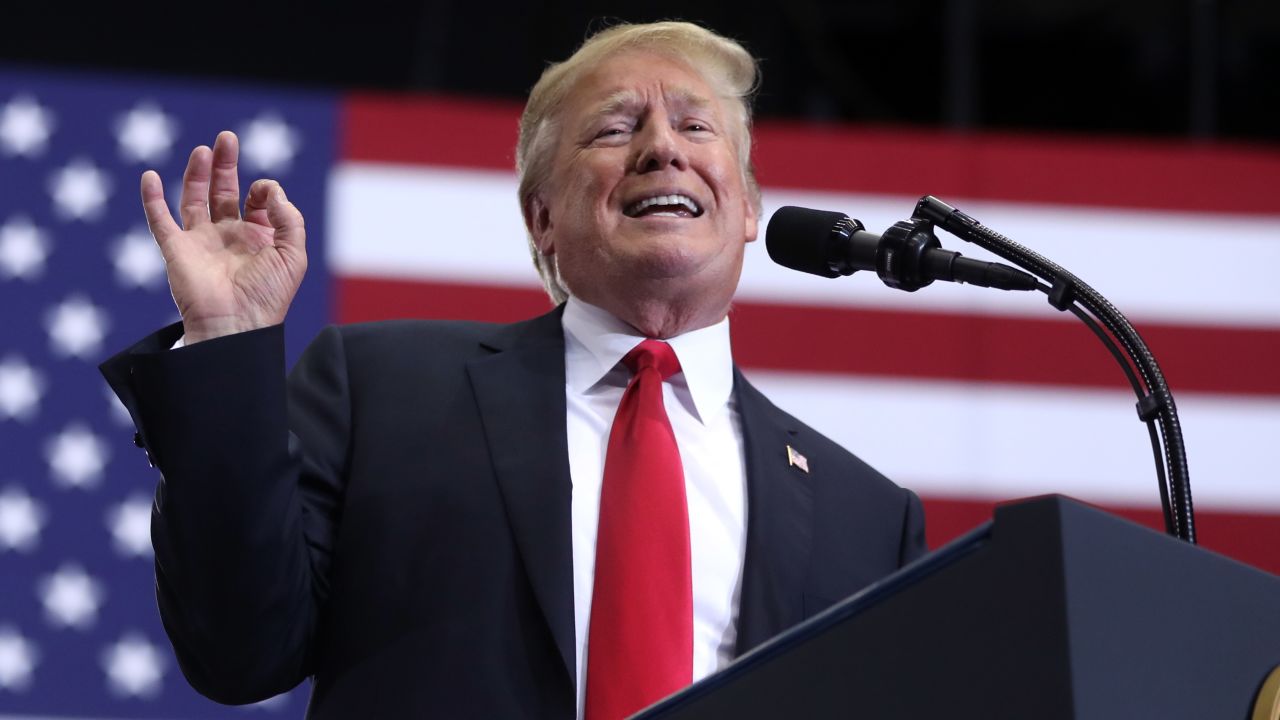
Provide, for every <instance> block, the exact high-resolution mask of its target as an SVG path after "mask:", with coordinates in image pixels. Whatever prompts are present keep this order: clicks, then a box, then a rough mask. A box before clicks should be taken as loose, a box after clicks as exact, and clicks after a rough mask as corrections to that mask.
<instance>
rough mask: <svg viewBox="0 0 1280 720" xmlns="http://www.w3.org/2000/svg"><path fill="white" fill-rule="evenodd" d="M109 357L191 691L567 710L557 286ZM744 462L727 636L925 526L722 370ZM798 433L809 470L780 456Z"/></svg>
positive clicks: (570, 697) (879, 482)
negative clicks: (457, 305) (481, 301)
mask: <svg viewBox="0 0 1280 720" xmlns="http://www.w3.org/2000/svg"><path fill="white" fill-rule="evenodd" d="M179 333H181V327H180V326H174V327H171V328H168V329H166V330H164V331H161V332H159V333H157V334H155V335H153V336H151V337H149V338H147V339H146V340H144V341H142V342H141V343H139V344H138V345H135V346H134V347H132V348H130V349H128V350H126V351H124V352H122V353H120V354H119V355H117V356H115V357H113V358H112V359H110V360H108V361H107V362H106V363H104V364H103V366H102V371H103V374H104V375H105V376H106V377H107V379H108V381H109V382H110V383H111V385H112V387H113V388H114V389H115V391H116V392H117V394H118V395H119V396H120V397H121V399H122V400H123V401H124V403H125V405H126V407H128V408H129V410H130V412H131V414H132V415H133V418H134V420H135V422H136V423H137V426H138V429H139V433H138V437H137V441H138V443H139V444H140V445H142V446H144V447H145V448H146V449H147V454H148V456H149V457H150V459H151V460H152V462H153V463H154V465H155V466H156V467H158V468H159V469H160V470H161V472H162V479H161V482H160V485H159V488H158V490H157V494H156V504H155V510H154V515H153V518H152V540H153V543H154V545H155V550H156V578H157V595H158V600H159V605H160V611H161V616H162V619H163V621H164V625H165V629H166V631H167V632H168V634H169V637H170V639H171V640H172V642H173V646H174V649H175V651H176V653H177V657H178V660H179V663H180V665H181V667H182V670H183V673H184V674H185V675H186V677H187V679H188V680H189V681H190V683H191V684H192V685H193V686H194V687H195V688H196V689H197V690H199V691H200V692H201V693H204V694H205V695H207V696H208V697H210V698H212V699H214V700H217V701H220V702H226V703H244V702H252V701H256V700H261V699H263V698H266V697H268V696H270V695H273V694H276V693H279V692H283V691H285V690H288V689H289V688H292V687H294V686H295V685H297V684H298V683H299V682H301V681H302V680H303V679H304V678H307V677H311V678H312V679H313V682H314V686H313V690H312V700H311V705H310V707H309V709H308V716H309V717H312V718H351V717H396V718H403V717H450V718H453V717H476V718H499V717H501V718H516V717H521V718H525V717H527V718H560V719H568V718H572V717H573V716H574V711H575V691H574V667H575V663H574V613H573V570H572V559H571V541H570V492H571V486H570V478H569V461H568V454H567V449H566V439H565V436H566V433H565V380H564V376H565V371H564V336H563V331H562V329H561V324H560V312H559V310H557V311H553V312H551V313H549V314H547V315H544V316H542V317H538V318H535V319H533V320H529V321H526V322H522V323H516V324H512V325H490V324H482V323H468V322H437V321H392V322H384V323H374V324H366V325H352V326H346V327H337V328H333V327H331V328H328V329H326V330H325V331H324V332H322V333H321V334H320V336H319V337H318V338H317V339H316V340H315V341H314V343H312V345H311V347H310V348H309V349H308V350H307V352H306V353H305V354H304V355H303V357H302V359H301V360H299V362H298V364H297V366H296V367H295V368H294V370H293V372H292V373H290V375H289V377H288V380H287V381H286V380H285V373H284V356H283V332H282V329H281V328H280V327H274V328H266V329H262V330H257V331H253V332H249V333H244V334H240V335H234V336H229V337H225V338H220V339H217V340H213V341H208V342H204V343H200V344H197V345H194V346H191V347H188V348H182V349H179V350H172V351H171V350H168V349H167V348H169V347H171V346H172V344H173V342H174V341H175V340H176V339H177V336H178V334H179ZM734 380H735V386H734V392H735V393H736V398H737V402H738V408H739V410H740V413H741V418H742V431H743V439H744V444H745V448H746V472H747V508H748V510H747V513H748V517H747V547H746V558H745V567H744V577H743V585H742V594H741V604H740V610H739V616H738V647H737V650H738V653H739V654H741V653H743V652H745V651H747V650H749V649H751V648H753V647H755V646H756V645H759V644H760V643H761V642H763V641H765V640H767V639H768V638H769V637H771V636H772V635H775V634H777V633H779V632H781V631H782V630H785V629H786V628H788V627H790V626H792V625H794V624H796V623H798V622H800V621H802V620H804V619H805V618H806V617H808V616H810V615H813V614H815V613H817V612H819V611H821V610H822V609H824V608H826V607H828V606H829V605H831V604H833V603H834V602H836V601H838V600H840V599H842V598H843V597H845V596H847V595H849V594H851V593H853V592H855V591H857V590H859V589H860V588H862V587H864V586H866V585H867V584H869V583H871V582H873V581H875V580H877V579H879V578H881V577H883V576H885V575H888V574H889V573H891V572H893V571H894V570H895V569H897V568H898V567H900V566H901V565H903V564H905V563H906V562H908V561H910V560H912V559H914V558H915V557H916V556H918V555H919V554H921V553H922V552H923V550H924V540H923V519H922V513H921V509H920V503H919V500H918V499H917V498H916V497H915V495H913V494H912V493H910V492H909V491H906V490H903V489H901V488H899V487H897V486H896V485H894V484H893V483H891V482H889V481H888V480H886V479H885V478H884V477H883V476H881V475H880V474H879V473H877V472H876V471H874V470H873V469H871V468H870V467H869V466H867V465H866V464H865V463H863V462H862V461H860V460H858V459H857V458H856V457H854V456H853V455H851V454H849V453H848V452H847V451H845V450H844V449H842V448H840V447H839V446H837V445H835V444H834V443H832V442H831V441H829V440H827V439H826V438H825V437H823V436H822V435H820V434H818V433H817V432H815V431H813V430H812V429H810V428H809V427H807V426H806V425H804V424H803V423H801V422H799V421H797V420H796V419H795V418H793V417H791V416H790V415H788V414H787V413H784V412H782V411H781V410H779V409H778V408H776V407H774V405H773V404H772V403H770V402H769V401H768V400H767V399H766V398H765V397H764V396H763V395H761V394H760V393H759V392H758V391H757V390H756V389H755V388H753V387H752V386H751V385H750V384H749V383H748V382H747V381H746V380H745V379H744V378H743V377H742V375H741V374H740V373H736V372H735V378H734ZM788 446H791V447H792V448H794V449H795V450H796V451H798V452H799V453H801V454H803V455H804V456H805V458H806V459H807V461H808V472H805V471H803V470H801V469H800V468H798V467H796V466H793V465H791V464H789V463H788V461H787V447H788Z"/></svg>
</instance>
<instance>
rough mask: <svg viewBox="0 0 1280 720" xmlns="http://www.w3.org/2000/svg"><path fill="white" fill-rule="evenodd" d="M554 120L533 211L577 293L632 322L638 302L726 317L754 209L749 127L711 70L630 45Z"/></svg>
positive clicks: (533, 221) (544, 243) (751, 234)
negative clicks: (748, 174) (746, 150)
mask: <svg viewBox="0 0 1280 720" xmlns="http://www.w3.org/2000/svg"><path fill="white" fill-rule="evenodd" d="M555 119H556V127H557V145H556V149H555V155H554V160H553V162H552V169H551V172H550V174H549V177H548V179H547V182H546V183H544V184H543V186H542V187H541V188H540V189H539V190H538V191H536V192H535V193H534V195H533V197H532V199H531V201H530V202H529V204H528V206H527V207H526V208H525V211H526V221H527V222H528V224H529V228H530V232H531V234H532V236H533V238H534V242H535V243H536V244H537V247H538V249H539V251H540V252H542V253H543V254H547V255H554V256H555V261H556V264H557V266H558V269H559V273H560V277H561V280H562V281H563V283H564V284H565V286H566V287H567V288H568V290H569V292H570V294H572V295H574V296H576V297H579V298H581V299H583V300H586V301H587V302H590V303H592V304H595V305H599V306H600V307H604V308H605V309H607V310H610V311H612V312H613V313H614V314H615V315H618V316H619V317H621V318H623V319H624V320H628V321H630V317H629V316H630V315H631V314H632V313H630V312H629V310H631V309H633V308H631V307H629V306H632V305H635V304H637V303H640V304H646V303H647V304H653V303H663V302H671V303H680V304H683V305H690V304H693V305H694V306H696V307H697V309H698V314H700V315H706V316H708V317H706V318H701V319H700V321H699V323H701V322H705V323H706V324H710V323H712V322H716V321H718V320H719V318H721V317H723V316H724V313H725V312H726V311H727V309H728V305H729V302H730V300H731V299H732V296H733V292H734V290H735V288H736V287H737V283H738V277H739V275H740V274H741V270H742V255H743V250H744V247H745V244H746V243H747V242H750V241H752V240H754V239H755V237H756V231H757V217H756V209H755V204H754V202H753V200H752V198H751V196H750V194H749V192H748V190H747V187H746V183H745V178H744V177H743V173H742V164H741V163H739V161H738V157H737V153H736V147H737V145H736V143H735V142H734V140H735V138H736V137H737V136H736V135H735V133H740V132H746V130H745V128H741V127H738V126H737V123H738V120H737V119H736V117H735V116H734V115H733V114H731V113H730V112H728V111H727V109H726V108H725V107H724V106H723V104H722V101H721V100H720V98H718V97H717V96H716V94H715V93H714V92H713V91H712V89H711V88H710V87H709V86H708V85H707V83H706V81H705V80H703V78H702V76H701V75H700V74H699V73H697V72H696V71H694V70H693V68H691V67H690V66H689V65H688V64H686V63H684V62H682V61H680V60H677V59H674V58H671V57H668V56H665V55H661V54H656V53H653V52H646V51H626V52H623V53H620V54H617V55H614V56H611V57H609V58H607V59H606V60H604V61H603V62H601V63H600V64H599V65H598V66H597V67H596V68H594V69H593V70H591V71H589V72H587V73H585V74H584V75H583V76H582V77H581V78H579V79H578V80H577V82H576V83H575V84H574V86H573V87H572V89H571V90H570V92H569V93H568V95H567V98H566V100H565V102H564V105H563V107H562V108H561V109H560V111H559V112H558V113H557V115H556V118H555ZM684 312H686V313H688V312H689V310H688V309H687V308H686V309H685V310H684ZM633 324H635V323H633ZM688 329H692V328H688Z"/></svg>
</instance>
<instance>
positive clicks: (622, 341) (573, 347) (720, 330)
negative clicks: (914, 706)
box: [561, 297, 733, 424]
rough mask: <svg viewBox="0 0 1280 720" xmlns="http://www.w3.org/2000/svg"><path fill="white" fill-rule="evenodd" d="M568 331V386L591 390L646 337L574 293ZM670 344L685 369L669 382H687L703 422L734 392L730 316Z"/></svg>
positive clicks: (568, 309) (624, 373)
mask: <svg viewBox="0 0 1280 720" xmlns="http://www.w3.org/2000/svg"><path fill="white" fill-rule="evenodd" d="M561 322H562V323H563V325H564V335H565V381H566V383H568V385H569V389H570V390H572V391H573V392H576V393H581V394H586V393H588V392H589V391H591V390H592V389H593V388H595V387H596V386H597V385H598V384H600V383H602V382H605V381H608V380H610V379H611V378H610V373H611V372H613V371H615V370H617V369H619V368H621V365H620V364H619V363H621V361H622V358H623V356H625V355H626V354H627V353H629V352H631V349H632V348H634V347H635V346H636V344H637V343H639V342H640V341H641V340H644V339H645V337H644V336H643V335H641V334H640V333H638V332H637V331H636V329H635V328H633V327H631V326H630V325H628V324H627V323H625V322H623V321H621V320H619V319H618V318H616V317H614V316H613V315H612V314H610V313H609V312H608V311H606V310H603V309H601V308H598V307H596V306H594V305H591V304H589V303H586V302H583V301H581V300H579V299H577V298H573V297H571V298H569V301H568V302H567V303H566V304H565V309H564V316H563V318H562V321H561ZM667 343H668V344H669V345H671V349H672V350H674V351H675V353H676V358H677V359H678V360H679V361H680V370H681V372H679V373H677V374H676V375H674V376H673V377H672V378H671V379H670V381H669V382H671V383H672V385H673V386H676V387H679V386H681V385H684V386H685V387H686V388H687V389H688V391H689V395H690V396H691V397H692V399H693V405H694V407H693V408H691V410H692V411H693V413H694V414H695V415H696V416H697V417H698V419H699V420H700V421H701V422H703V423H704V424H705V423H706V422H707V421H708V420H709V419H710V418H711V417H713V413H714V412H715V410H716V409H717V408H720V407H723V406H724V405H725V404H726V403H728V402H729V396H730V394H731V393H732V392H733V352H732V348H731V345H730V342H729V318H728V317H726V318H724V319H723V320H721V321H720V322H718V323H716V324H715V325H711V326H709V327H705V328H699V329H697V330H691V331H689V332H687V333H684V334H682V335H678V336H676V337H673V338H667ZM620 372H621V375H620V376H619V377H618V380H617V382H619V383H621V384H625V383H626V382H627V381H628V380H629V379H630V373H629V372H627V371H626V370H625V368H623V369H621V371H620Z"/></svg>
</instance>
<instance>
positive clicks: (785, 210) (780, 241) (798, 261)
mask: <svg viewBox="0 0 1280 720" xmlns="http://www.w3.org/2000/svg"><path fill="white" fill-rule="evenodd" d="M844 218H845V215H844V214H843V213H838V212H831V211H829V210H810V209H808V208H802V207H794V206H791V205H788V206H786V207H781V208H778V211H777V212H775V213H774V214H773V217H771V218H769V227H768V228H767V229H766V230H765V241H764V242H765V247H766V248H767V249H768V250H769V257H770V258H773V261H774V262H776V263H778V264H779V265H782V266H784V267H789V268H791V269H792V270H799V271H801V272H807V273H813V274H814V275H821V276H822V277H828V278H834V277H840V273H838V272H836V271H835V270H833V269H832V260H833V259H834V258H832V257H831V252H832V250H833V249H834V248H833V247H832V238H831V231H832V230H834V229H835V227H836V225H837V224H838V223H839V222H840V221H841V220H843V219H844Z"/></svg>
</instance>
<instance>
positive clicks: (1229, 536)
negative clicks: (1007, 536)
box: [922, 490, 1280, 574]
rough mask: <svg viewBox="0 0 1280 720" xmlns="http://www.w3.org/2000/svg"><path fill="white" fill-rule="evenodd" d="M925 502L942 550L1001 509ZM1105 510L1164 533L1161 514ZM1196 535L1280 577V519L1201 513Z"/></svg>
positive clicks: (932, 535)
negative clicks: (994, 509)
mask: <svg viewBox="0 0 1280 720" xmlns="http://www.w3.org/2000/svg"><path fill="white" fill-rule="evenodd" d="M1153 493H1154V490H1153ZM922 499H923V500H924V508H925V532H926V534H927V535H928V542H929V547H930V549H934V548H937V547H940V546H942V545H944V544H946V543H947V542H950V541H951V540H953V539H955V538H956V537H959V536H960V535H962V534H964V533H966V532H968V531H969V530H972V529H973V528H975V527H977V526H978V525H980V524H982V523H984V522H986V521H987V520H990V519H991V512H992V509H993V508H994V507H995V505H996V503H994V502H990V501H982V500H955V499H942V498H929V497H926V498H922ZM1101 509H1103V510H1106V511H1107V512H1110V513H1113V514H1115V515H1119V516H1121V517H1124V518H1127V519H1129V520H1132V521H1134V522H1136V523H1139V524H1141V525H1145V526H1147V527H1149V528H1152V529H1154V530H1158V531H1160V532H1164V519H1163V517H1162V515H1161V513H1160V511H1159V510H1158V509H1149V508H1132V507H1102V508H1101ZM1196 532H1197V534H1198V535H1199V538H1198V539H1199V542H1200V544H1201V545H1202V546H1203V547H1205V548H1208V549H1210V550H1213V551H1214V552H1217V553H1221V554H1223V555H1226V556H1227V557H1230V558H1234V559H1236V560H1239V561H1240V562H1243V563H1246V564H1248V565H1252V566H1254V567H1256V568H1260V569H1262V570H1266V571H1267V572H1270V573H1276V574H1280V515H1268V514H1261V513H1242V512H1223V511H1217V510H1197V511H1196Z"/></svg>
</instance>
